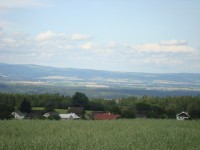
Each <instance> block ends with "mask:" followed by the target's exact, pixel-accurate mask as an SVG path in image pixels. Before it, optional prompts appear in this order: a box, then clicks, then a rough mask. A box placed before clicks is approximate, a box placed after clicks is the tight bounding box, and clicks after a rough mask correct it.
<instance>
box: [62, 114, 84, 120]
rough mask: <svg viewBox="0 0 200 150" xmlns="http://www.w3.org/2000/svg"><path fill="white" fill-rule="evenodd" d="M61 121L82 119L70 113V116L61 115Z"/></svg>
mask: <svg viewBox="0 0 200 150" xmlns="http://www.w3.org/2000/svg"><path fill="white" fill-rule="evenodd" d="M59 116H60V119H62V120H69V119H71V120H73V119H80V117H79V116H77V115H76V114H75V113H69V114H59Z"/></svg>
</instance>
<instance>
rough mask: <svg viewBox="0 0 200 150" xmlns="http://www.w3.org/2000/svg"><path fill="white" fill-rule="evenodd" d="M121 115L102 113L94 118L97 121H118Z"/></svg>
mask: <svg viewBox="0 0 200 150" xmlns="http://www.w3.org/2000/svg"><path fill="white" fill-rule="evenodd" d="M119 117H120V115H114V114H111V113H100V114H96V115H95V116H94V119H95V120H115V119H118V118H119Z"/></svg>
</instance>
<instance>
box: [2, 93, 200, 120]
mask: <svg viewBox="0 0 200 150" xmlns="http://www.w3.org/2000/svg"><path fill="white" fill-rule="evenodd" d="M23 101H26V102H28V103H30V106H31V107H44V108H45V109H46V111H50V110H54V109H67V108H68V107H70V106H78V107H84V108H85V110H91V111H106V112H111V113H113V114H120V115H121V117H122V118H135V117H136V116H137V115H145V116H146V117H147V118H175V117H176V114H177V113H180V112H182V111H186V112H188V113H189V115H190V116H191V118H192V119H199V118H200V95H197V96H175V97H171V96H168V97H151V96H142V97H128V98H122V99H111V100H106V99H103V98H93V99H89V98H88V97H87V96H86V95H85V94H84V93H80V92H76V93H75V94H74V95H73V96H64V95H60V94H59V93H55V94H50V93H45V94H12V93H0V113H1V114H0V115H2V114H3V113H6V111H5V110H8V111H9V112H10V111H13V110H15V109H16V108H20V107H21V105H22V102H23ZM26 105H27V104H26Z"/></svg>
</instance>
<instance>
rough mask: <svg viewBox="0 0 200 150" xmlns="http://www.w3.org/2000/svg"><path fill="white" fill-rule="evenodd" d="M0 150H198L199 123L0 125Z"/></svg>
mask: <svg viewBox="0 0 200 150" xmlns="http://www.w3.org/2000/svg"><path fill="white" fill-rule="evenodd" d="M0 133H1V134H0V149H8V150H10V149H35V150H38V149H52V150H53V149H85V150H86V149H95V150H98V149H108V150H111V149H162V150H164V149H174V150H177V149H193V150H194V149H196V150H197V149H200V143H199V140H200V121H194V120H193V121H176V120H154V119H133V120H114V121H84V120H80V121H50V120H22V121H17V120H10V121H0Z"/></svg>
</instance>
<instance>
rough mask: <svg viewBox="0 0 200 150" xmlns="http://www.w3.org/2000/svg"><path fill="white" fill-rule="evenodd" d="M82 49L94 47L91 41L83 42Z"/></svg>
mask: <svg viewBox="0 0 200 150" xmlns="http://www.w3.org/2000/svg"><path fill="white" fill-rule="evenodd" d="M81 48H82V49H92V48H95V45H94V44H93V43H92V42H88V43H85V44H83V45H82V46H81Z"/></svg>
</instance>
